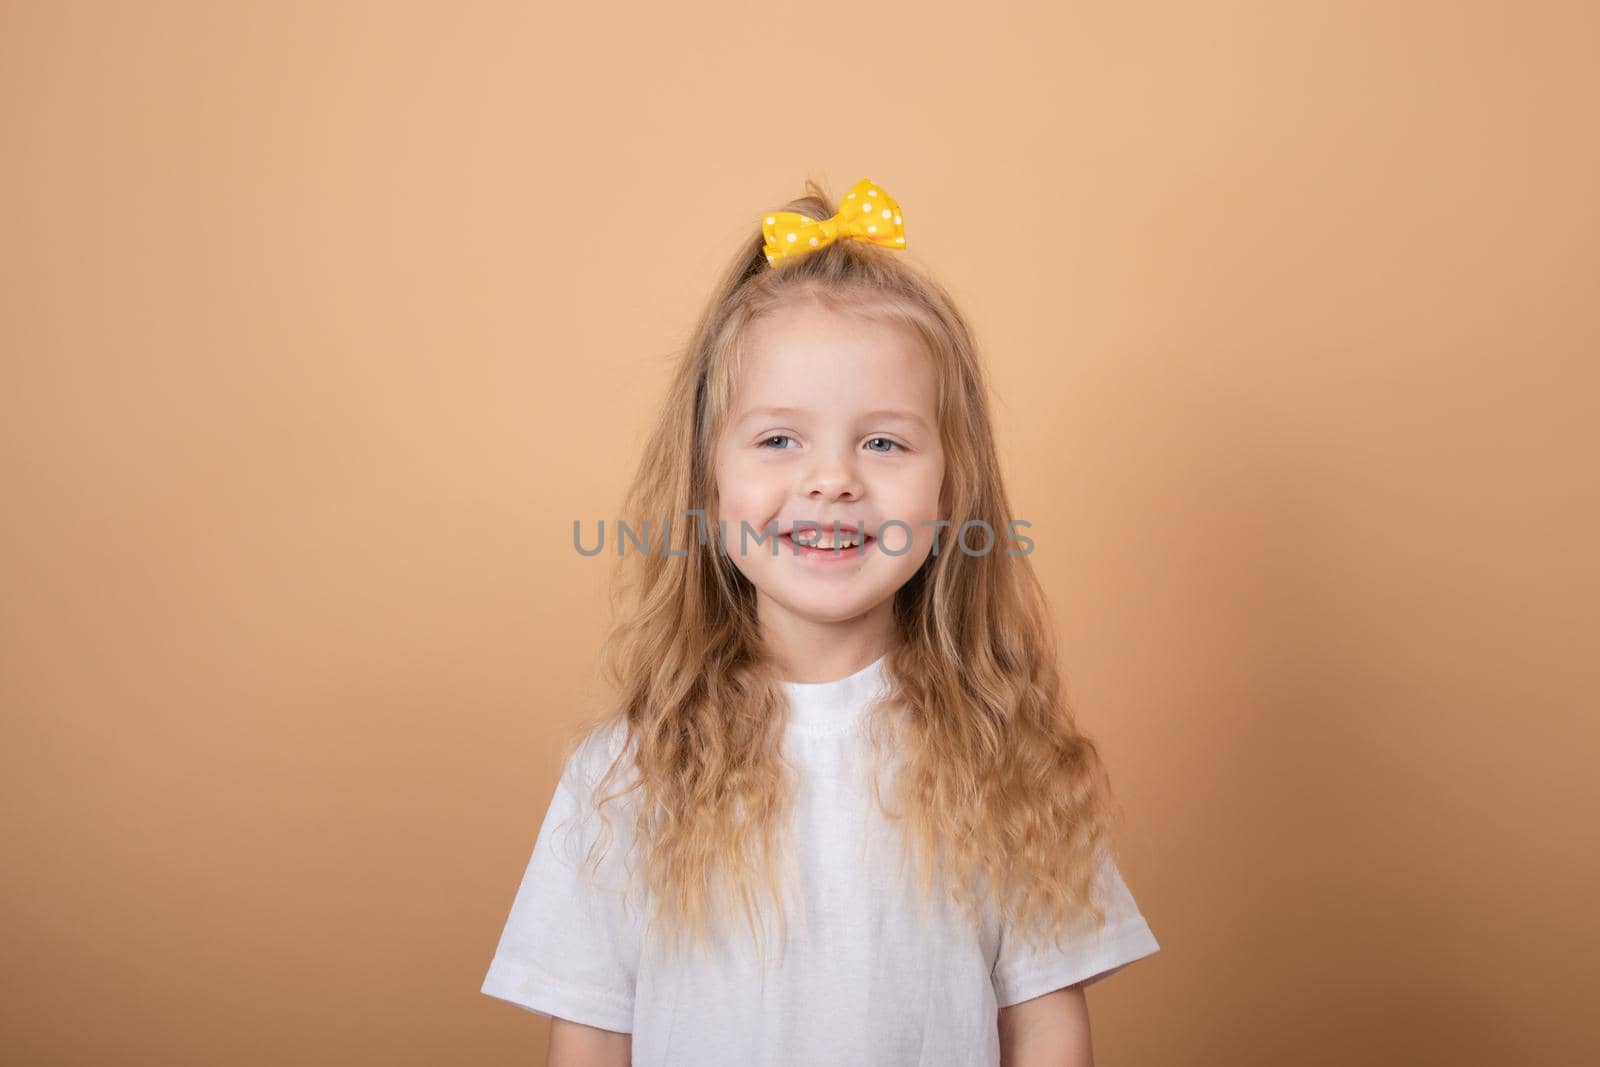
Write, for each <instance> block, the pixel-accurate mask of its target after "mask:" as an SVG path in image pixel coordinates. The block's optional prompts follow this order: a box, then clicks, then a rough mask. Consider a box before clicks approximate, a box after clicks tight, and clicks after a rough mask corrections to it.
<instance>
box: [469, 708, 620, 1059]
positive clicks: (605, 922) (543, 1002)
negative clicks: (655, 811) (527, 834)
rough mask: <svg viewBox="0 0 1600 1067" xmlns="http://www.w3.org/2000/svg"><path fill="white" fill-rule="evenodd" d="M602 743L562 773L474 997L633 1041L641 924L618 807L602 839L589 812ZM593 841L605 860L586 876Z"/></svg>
mask: <svg viewBox="0 0 1600 1067" xmlns="http://www.w3.org/2000/svg"><path fill="white" fill-rule="evenodd" d="M601 737H602V735H601V734H596V735H594V737H593V738H591V739H590V740H589V741H588V742H586V743H585V745H584V746H583V747H581V748H580V749H579V750H578V752H576V753H575V754H574V755H573V757H572V758H571V759H569V760H568V761H567V765H566V767H565V768H564V769H563V772H562V775H561V780H560V782H559V783H557V785H556V789H555V795H554V796H553V797H552V798H551V801H550V808H549V810H548V811H547V812H546V814H545V817H544V822H543V824H542V825H541V826H540V828H539V834H538V838H537V840H536V841H535V843H534V846H533V854H532V856H531V857H530V858H529V860H528V865H527V868H526V870H525V871H524V873H523V876H522V881H521V884H520V885H519V886H518V888H517V895H516V898H515V900H514V901H513V903H512V905H511V914H510V915H509V917H508V918H507V919H506V923H505V927H504V929H503V931H502V932H501V935H500V942H499V945H498V947H497V948H496V949H495V954H494V958H493V960H492V961H491V962H490V964H489V972H488V975H487V976H486V977H485V979H484V982H483V987H482V991H483V992H484V993H487V994H488V995H489V996H492V997H497V998H499V999H501V1000H506V1001H510V1002H511V1003H513V1004H516V1005H518V1006H519V1007H522V1008H525V1009H527V1010H528V1011H531V1012H535V1013H536V1014H539V1015H549V1016H559V1017H560V1018H563V1019H570V1020H572V1021H574V1022H579V1023H584V1024H587V1025H589V1026H597V1027H600V1028H601V1029H604V1030H613V1031H617V1032H619V1033H631V1032H632V1031H633V1000H634V984H635V981H636V979H637V976H638V962H639V950H640V943H641V931H642V930H643V926H644V923H643V921H642V916H641V915H640V914H639V911H640V907H639V899H638V896H637V894H630V893H629V892H628V889H629V886H630V883H629V881H628V875H627V870H626V867H627V862H626V861H627V857H626V855H625V853H626V852H627V850H628V845H629V843H630V841H631V840H632V835H631V830H632V827H631V825H630V821H631V818H632V816H631V814H629V813H628V806H627V804H626V803H625V798H619V799H618V800H616V801H612V802H610V803H608V804H607V805H606V807H605V811H604V815H605V816H606V818H607V819H608V820H609V822H610V825H611V830H610V832H609V833H607V832H606V831H605V830H604V829H602V826H601V823H600V814H599V813H597V812H596V810H595V807H594V798H593V794H592V786H593V783H594V780H595V779H596V778H597V777H598V772H599V771H603V770H604V767H605V763H606V762H608V761H609V757H610V753H606V755H605V758H604V760H601V759H598V758H597V757H598V756H599V752H600V750H602V749H603V747H604V746H603V745H597V744H596V743H595V739H596V738H601ZM612 781H616V778H613V779H612ZM607 786H608V791H609V790H610V789H614V788H615V787H614V786H612V785H611V784H610V782H608V783H607ZM597 841H599V842H601V843H603V844H604V845H605V848H606V851H605V853H604V857H603V859H602V860H601V861H600V863H599V864H598V870H594V871H592V870H591V869H590V868H589V867H588V866H586V865H585V864H584V859H585V857H586V856H587V855H588V853H589V849H590V846H591V845H592V844H595V843H596V842H597Z"/></svg>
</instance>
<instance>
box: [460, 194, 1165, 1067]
mask: <svg viewBox="0 0 1600 1067" xmlns="http://www.w3.org/2000/svg"><path fill="white" fill-rule="evenodd" d="M806 191H807V195H805V196H803V197H802V198H800V199H799V200H796V201H794V202H792V203H790V204H789V205H788V207H787V209H786V210H781V211H774V212H771V213H768V214H766V215H763V216H761V223H762V225H761V235H760V237H759V238H756V237H755V236H754V234H753V235H752V240H751V241H749V242H747V243H746V244H745V245H744V246H743V247H742V248H741V249H740V252H739V255H738V257H737V259H736V260H735V261H734V263H733V264H732V266H731V268H730V269H729V270H728V271H727V273H726V274H725V276H724V277H723V278H722V281H721V284H720V285H719V286H718V288H717V290H716V292H715V294H714V295H713V297H712V300H711V302H710V305H709V306H708V307H707V308H706V310H705V311H704V313H703V314H702V315H701V317H700V320H699V323H698V324H697V326H696V329H695V330H694V333H693V336H692V339H691V341H690V343H689V345H688V347H687V348H686V350H685V351H684V353H683V356H682V359H681V361H680V363H679V365H678V366H677V369H676V372H675V374H674V377H673V379H672V383H671V386H670V391H669V394H668V397H667V400H666V404H665V407H664V410H663V411H662V412H661V415H660V417H659V418H658V419H657V421H656V423H655V427H654V430H653V433H652V435H651V438H650V442H649V446H648V449H647V451H646V452H645V455H644V458H643V461H642V462H641V463H640V465H639V468H638V473H637V475H636V477H635V478H634V480H633V484H632V488H631V489H630V491H629V494H628V497H627V500H626V504H625V507H624V516H623V517H624V519H625V521H626V522H627V523H628V526H629V528H630V530H631V532H632V535H633V536H632V537H624V538H622V539H621V540H619V541H618V550H619V551H620V552H621V559H620V560H619V563H618V566H619V568H620V572H619V573H620V576H621V579H622V583H621V584H620V585H619V586H618V593H619V600H618V604H619V605H620V608H621V610H620V611H619V615H618V620H617V623H616V626H615V628H614V630H613V631H612V633H611V634H610V636H609V637H608V639H607V641H606V643H605V647H604V649H603V650H602V655H603V663H604V665H605V673H606V676H607V678H608V680H609V682H610V683H611V684H612V686H613V687H614V689H615V691H616V693H617V694H618V695H617V698H616V700H615V703H614V704H610V705H608V706H607V708H606V709H605V711H604V714H603V715H601V716H600V717H598V718H592V719H591V721H590V722H588V723H587V724H586V725H585V727H584V728H583V730H582V731H581V732H580V733H579V734H578V735H577V736H575V737H574V738H573V739H572V741H571V742H570V743H569V744H568V746H567V748H566V750H565V752H564V754H563V760H564V770H563V773H562V776H561V779H560V782H559V784H558V785H557V786H556V789H555V795H554V798H553V799H552V801H551V804H550V808H549V811H548V813H547V814H546V815H545V819H544V823H543V825H542V827H541V829H540V831H539V835H538V839H537V842H536V843H535V845H534V848H533V855H532V859H531V860H530V861H529V863H528V866H527V869H526V873H525V874H524V876H523V878H522V882H521V885H520V888H519V889H518V891H517V895H516V898H515V901H514V903H513V904H512V907H511V913H510V917H509V919H508V920H507V922H506V925H505V929H504V932H503V933H502V935H501V938H500V942H499V947H498V949H497V951H496V953H495V956H494V959H493V962H492V963H491V965H490V967H489V972H488V976H487V978H486V980H485V981H484V983H483V992H485V993H487V994H489V995H491V996H494V997H498V998H501V999H504V1000H507V1001H510V1002H512V1003H514V1004H517V1005H520V1006H521V1007H523V1008H526V1009H528V1010H530V1011H533V1012H537V1013H539V1014H541V1015H548V1016H551V1017H552V1022H551V1046H550V1057H551V1058H550V1061H549V1062H550V1063H551V1064H553V1065H557V1067H559V1065H560V1064H562V1063H569V1064H570V1063H580V1062H581V1063H616V1064H626V1063H629V1062H630V1058H631V1062H632V1063H636V1064H649V1065H666V1064H693V1065H696V1067H706V1065H721V1064H727V1065H737V1067H749V1065H759V1064H774V1065H776V1064H804V1065H826V1067H845V1065H856V1064H860V1065H873V1067H924V1065H928V1067H931V1065H946V1064H949V1065H973V1067H977V1065H984V1067H988V1065H995V1064H1000V1063H1002V1062H1004V1063H1006V1064H1015V1065H1019V1067H1022V1065H1026V1064H1029V1063H1039V1064H1043V1063H1050V1064H1065V1063H1077V1064H1085V1065H1087V1064H1089V1063H1090V1062H1091V1059H1090V1050H1089V1034H1088V1018H1087V1014H1086V1009H1085V1007H1084V998H1083V989H1084V987H1085V986H1087V985H1088V984H1089V983H1091V982H1094V981H1097V980H1099V979H1101V978H1104V977H1106V976H1107V975H1110V974H1112V973H1113V972H1115V971H1117V970H1119V969H1121V968H1122V967H1124V966H1126V965H1127V964H1128V963H1131V962H1133V961H1134V960H1137V959H1140V958H1142V957H1145V956H1148V955H1150V954H1151V953H1154V952H1156V951H1157V949H1158V948H1159V946H1158V945H1157V943H1156V940H1155V937H1154V936H1153V935H1152V933H1151V930H1150V927H1149V925H1148V924H1147V923H1146V922H1145V919H1144V917H1143V916H1142V915H1141V913H1140V912H1139V909H1138V907H1137V906H1136V905H1135V903H1134V900H1133V897H1132V896H1131V894H1130V893H1129V890H1128V887H1127V885H1126V884H1125V883H1124V881H1123V879H1122V877H1121V875H1120V873H1119V870H1118V865H1117V862H1116V859H1115V855H1116V849H1115V847H1114V845H1113V834H1112V828H1113V824H1114V822H1115V818H1114V815H1113V812H1114V810H1115V809H1114V804H1113V802H1112V800H1111V792H1110V788H1109V784H1108V779H1107V776H1106V774H1105V771H1104V769H1103V767H1102V764H1101V761H1100V758H1099V755H1098V753H1097V750H1096V747H1095V745H1094V743H1093V742H1092V741H1091V740H1090V739H1089V738H1088V737H1086V736H1085V735H1084V734H1083V732H1082V731H1080V730H1079V729H1078V727H1077V725H1076V724H1075V721H1074V718H1073V715H1072V713H1071V712H1070V710H1069V709H1068V708H1067V707H1066V705H1065V704H1064V703H1063V699H1062V686H1061V677H1060V674H1059V668H1058V665H1057V660H1056V645H1055V636H1054V633H1053V629H1052V625H1051V621H1050V617H1049V613H1048V609H1047V607H1046V605H1045V601H1044V598H1043V595H1042V590H1041V588H1040V586H1039V583H1038V581H1037V579H1036V578H1035V575H1034V572H1033V569H1032V566H1031V564H1030V561H1029V560H1028V558H1027V557H1028V552H1029V550H1030V549H1031V547H1032V541H1031V540H1030V539H1028V538H1026V537H1022V536H1019V535H1017V533H1016V527H1017V526H1019V525H1021V526H1025V525H1026V523H1024V522H1022V521H1021V520H1018V519H1014V517H1013V516H1012V514H1011V509H1010V504H1009V502H1008V500H1007V497H1006V492H1005V489H1004V488H1003V482H1002V479H1001V475H1000V469H999V463H998V460H997V458H996V454H995V445H994V438H993V429H992V426H991V423H990V414H989V402H988V398H987V388H986V385H985V382H984V378H983V371H982V368H981V366H980V363H979V360H978V356H977V353H976V349H975V345H974V342H973V338H972V335H971V333H970V331H969V329H968V326H967V323H966V321H965V320H964V319H963V318H962V316H961V314H960V313H959V312H958V311H957V309H956V308H955V306H954V304H953V303H952V301H951V298H950V296H949V295H948V294H947V293H946V291H945V290H944V289H943V288H942V287H941V286H940V285H938V284H937V283H936V282H934V281H932V280H930V279H929V278H928V277H926V276H924V275H923V274H922V273H921V272H920V271H919V270H917V269H914V268H913V267H912V266H911V265H910V264H908V263H907V262H905V256H904V254H903V250H904V247H905V232H904V226H903V223H902V220H901V214H900V208H899V205H898V204H896V203H895V201H894V200H893V199H892V198H891V197H890V196H889V195H888V194H887V193H886V192H885V191H884V190H883V189H882V188H881V187H879V186H877V185H875V184H873V183H872V182H871V181H867V180H863V181H861V182H858V183H857V184H856V185H855V186H853V187H852V188H851V189H850V190H849V191H848V192H847V193H846V194H845V198H844V200H843V201H841V202H840V205H839V206H838V210H837V213H836V212H835V205H834V204H833V202H832V201H831V200H830V198H829V197H828V195H827V194H826V192H825V191H824V190H823V189H822V188H821V187H820V186H818V185H817V184H816V183H815V182H808V183H807V190H806Z"/></svg>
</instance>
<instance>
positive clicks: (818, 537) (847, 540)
mask: <svg viewBox="0 0 1600 1067" xmlns="http://www.w3.org/2000/svg"><path fill="white" fill-rule="evenodd" d="M792 536H793V538H794V540H795V541H796V542H797V543H799V544H801V545H804V546H806V547H807V548H832V547H834V540H833V531H831V530H828V531H817V530H800V531H798V532H796V533H795V534H793V535H792ZM860 544H861V534H858V533H846V532H844V531H842V530H841V531H840V532H839V541H838V545H839V547H840V548H855V547H856V546H858V545H860Z"/></svg>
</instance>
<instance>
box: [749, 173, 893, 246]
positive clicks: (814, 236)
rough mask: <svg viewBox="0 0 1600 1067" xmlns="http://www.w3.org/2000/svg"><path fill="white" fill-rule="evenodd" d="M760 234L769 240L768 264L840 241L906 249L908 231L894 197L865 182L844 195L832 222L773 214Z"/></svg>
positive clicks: (830, 220) (767, 219) (776, 212)
mask: <svg viewBox="0 0 1600 1067" xmlns="http://www.w3.org/2000/svg"><path fill="white" fill-rule="evenodd" d="M761 233H762V234H763V235H764V236H765V237H766V239H767V245H766V253H767V262H768V263H776V262H777V261H778V260H780V259H782V258H784V257H785V256H799V255H804V254H805V253H807V252H814V251H816V250H817V249H819V248H821V247H823V246H824V245H829V244H832V243H833V242H834V241H836V240H838V239H839V238H841V237H853V238H855V239H856V240H858V241H871V242H872V243H873V244H876V245H884V246H886V247H888V248H904V247H905V246H906V233H905V227H903V226H901V225H900V205H899V204H897V203H895V199H894V197H892V196H890V195H889V194H888V193H886V192H884V191H883V190H882V189H881V188H879V187H878V186H877V185H874V184H873V183H872V181H871V179H869V178H862V179H861V180H860V181H858V182H856V183H855V184H854V185H852V186H851V187H850V191H849V192H847V193H845V194H844V200H843V201H842V203H841V205H840V207H839V213H838V214H837V215H835V216H834V217H833V218H831V219H813V218H811V217H810V216H809V215H801V214H799V213H798V212H795V211H774V212H773V213H772V214H770V215H767V216H766V217H765V218H763V219H762V224H761Z"/></svg>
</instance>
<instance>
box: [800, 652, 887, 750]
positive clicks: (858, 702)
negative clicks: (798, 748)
mask: <svg viewBox="0 0 1600 1067" xmlns="http://www.w3.org/2000/svg"><path fill="white" fill-rule="evenodd" d="M888 660H889V654H888V653H887V652H885V653H884V654H883V655H881V656H879V657H878V658H877V659H875V660H873V661H872V662H871V663H869V664H867V665H866V666H865V667H862V668H861V669H860V670H858V671H856V672H855V673H854V674H849V675H846V676H845V677H843V678H838V679H835V680H834V681H831V682H783V683H781V684H782V686H783V690H784V694H785V695H786V696H787V697H788V698H789V729H790V731H791V732H794V733H801V734H812V735H818V734H838V733H844V732H847V731H848V730H849V729H850V728H851V727H853V726H854V725H855V724H856V723H857V722H858V721H859V720H860V719H861V717H862V712H863V711H865V710H866V706H867V704H869V703H870V702H871V701H872V699H873V698H874V697H876V696H878V695H879V692H880V690H881V689H882V688H884V687H885V685H886V683H887V675H886V667H887V664H888Z"/></svg>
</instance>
